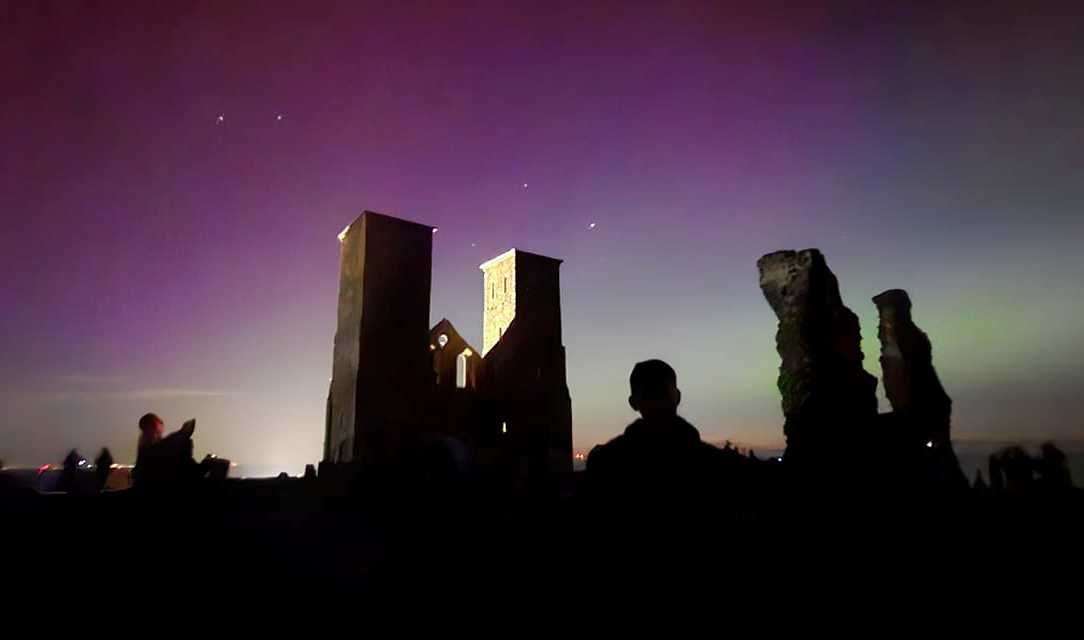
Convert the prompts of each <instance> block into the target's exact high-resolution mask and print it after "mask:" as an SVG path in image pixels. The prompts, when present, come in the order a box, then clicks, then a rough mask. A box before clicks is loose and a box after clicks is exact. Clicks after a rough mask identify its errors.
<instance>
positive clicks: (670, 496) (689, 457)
mask: <svg viewBox="0 0 1084 640" xmlns="http://www.w3.org/2000/svg"><path fill="white" fill-rule="evenodd" d="M629 386H630V387H631V394H630V395H629V406H631V407H632V408H633V409H634V410H635V411H637V412H639V413H640V415H641V418H640V419H639V420H637V421H635V422H633V423H632V424H630V425H629V426H628V427H627V428H626V429H625V432H624V433H623V434H622V435H620V436H618V437H616V438H614V439H613V440H611V441H609V442H608V443H606V444H603V445H599V446H597V447H595V448H594V449H592V450H591V453H590V455H589V456H588V457H587V471H586V490H587V492H588V495H589V496H590V497H591V498H593V499H598V500H602V501H616V502H626V503H629V504H632V503H637V504H644V501H647V502H656V503H658V504H659V505H661V504H664V503H668V504H676V503H682V502H684V501H686V500H689V499H695V498H700V497H709V496H712V497H714V496H715V495H717V493H718V491H719V490H720V489H722V488H724V487H725V488H727V489H734V490H738V489H739V488H738V487H737V486H734V484H735V482H734V481H736V480H737V479H738V475H737V472H738V469H737V468H738V467H743V466H744V464H743V463H748V459H747V458H745V457H744V456H740V455H737V454H736V452H735V451H734V450H733V449H730V450H728V451H725V452H724V451H723V450H720V449H718V448H716V447H713V446H711V445H709V444H707V443H705V442H703V441H701V439H700V432H699V431H697V430H696V427H694V426H693V425H691V424H689V423H688V422H686V421H685V420H684V419H682V418H681V417H680V416H679V415H678V414H677V408H678V405H679V404H680V403H681V391H680V390H679V389H678V386H677V374H676V373H675V372H674V369H673V368H671V367H670V365H668V364H666V363H665V362H663V361H661V360H648V361H646V362H640V363H638V364H637V365H636V366H635V367H634V368H633V370H632V375H631V376H630V378H629ZM728 485H729V486H728Z"/></svg>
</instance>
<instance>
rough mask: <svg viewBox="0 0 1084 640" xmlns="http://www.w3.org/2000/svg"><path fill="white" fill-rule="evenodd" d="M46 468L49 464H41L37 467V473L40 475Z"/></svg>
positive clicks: (47, 468)
mask: <svg viewBox="0 0 1084 640" xmlns="http://www.w3.org/2000/svg"><path fill="white" fill-rule="evenodd" d="M48 470H49V465H47V464H43V465H41V466H40V467H38V475H39V476H40V475H41V474H43V473H45V472H46V471H48Z"/></svg>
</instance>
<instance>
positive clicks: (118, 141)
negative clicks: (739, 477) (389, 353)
mask: <svg viewBox="0 0 1084 640" xmlns="http://www.w3.org/2000/svg"><path fill="white" fill-rule="evenodd" d="M507 4H510V3H493V4H486V3H467V4H466V5H463V6H469V8H461V9H456V10H452V9H448V8H446V7H445V6H444V3H434V4H433V5H428V6H427V5H408V3H388V4H387V5H385V4H380V5H377V4H373V5H371V6H364V3H362V2H343V3H336V4H326V3H320V2H314V1H307V2H296V3H283V4H278V3H272V2H257V3H252V4H246V3H243V2H218V1H212V2H172V3H169V2H162V3H140V2H130V3H124V2H104V1H103V2H88V1H87V2H84V1H78V0H57V1H54V2H29V1H19V0H15V1H14V2H12V1H11V0H7V1H5V2H0V91H2V95H0V211H2V212H3V225H2V227H0V273H2V274H3V277H0V310H2V313H0V390H2V396H0V399H2V407H3V408H2V413H0V459H3V460H4V461H6V462H8V463H9V464H14V463H20V464H39V463H41V462H49V461H57V460H59V459H60V458H61V457H62V456H63V455H64V453H65V452H66V450H67V449H69V448H71V447H73V446H75V447H79V448H80V449H81V450H83V452H84V453H86V454H93V453H95V452H96V451H97V449H98V448H99V447H101V446H103V445H107V446H109V447H110V448H111V449H112V450H113V452H114V455H115V456H116V457H117V458H118V459H119V460H129V459H131V458H133V457H134V451H135V443H136V437H137V435H138V430H137V428H136V421H137V419H138V418H139V416H140V415H141V414H142V413H144V412H146V411H150V410H153V411H156V412H158V413H160V414H161V415H162V416H163V417H164V418H165V419H166V422H167V427H168V428H176V427H178V426H179V425H180V423H181V422H182V421H183V420H184V419H186V418H189V417H193V416H194V417H197V418H198V419H199V424H200V426H199V429H198V431H197V438H196V443H197V454H198V455H202V453H203V452H209V451H213V452H215V453H218V454H220V455H224V456H227V457H230V458H232V459H234V460H236V461H240V462H245V463H252V464H261V465H270V466H277V467H280V468H285V469H288V470H290V471H294V472H296V471H300V469H301V466H302V465H303V464H304V463H306V462H315V461H317V460H318V458H319V456H320V451H321V444H322V437H323V420H324V403H325V399H326V393H327V387H328V378H329V376H330V372H331V347H332V337H333V335H334V330H335V326H334V323H335V304H336V288H337V284H338V252H339V245H338V241H337V240H336V235H337V234H338V233H339V232H340V231H341V230H342V228H343V227H344V226H345V225H346V224H347V223H349V222H351V221H352V220H353V219H354V218H355V217H356V216H357V214H358V213H360V212H361V211H362V210H363V209H371V210H374V211H381V212H385V213H390V214H393V215H398V216H402V217H405V218H408V219H411V220H416V221H419V222H423V223H426V224H430V225H433V226H437V227H439V228H440V231H439V233H438V234H437V235H436V236H435V238H434V256H433V258H434V277H433V296H432V319H433V321H434V322H436V321H437V320H439V319H440V318H442V317H448V318H449V319H450V320H452V322H453V323H455V324H456V326H457V327H458V328H459V329H460V331H461V332H462V333H463V334H464V336H465V337H466V338H467V339H468V340H469V341H471V342H472V343H473V344H474V345H476V346H480V344H481V339H480V338H481V309H482V291H481V272H480V271H479V270H478V265H479V264H480V263H481V262H483V261H484V260H486V259H488V258H490V257H493V256H495V255H497V254H499V253H501V252H503V251H505V250H506V249H508V248H510V247H519V248H522V249H526V250H530V251H535V252H539V253H544V254H547V255H552V256H555V257H559V258H562V259H564V260H565V262H564V265H563V266H562V274H561V278H562V295H563V317H564V333H565V344H566V347H567V351H568V378H569V386H570V390H571V394H572V407H573V419H574V439H575V444H576V447H577V450H584V449H586V448H588V447H590V446H591V445H593V444H595V443H597V442H600V441H603V440H605V439H608V438H610V437H612V436H613V435H616V434H617V433H618V432H619V431H620V430H621V429H622V428H623V427H624V425H625V424H627V423H628V422H629V421H630V420H631V419H632V413H631V411H630V410H629V408H628V406H627V404H626V397H627V394H628V391H627V376H628V372H629V370H630V368H631V366H632V364H633V363H634V362H636V361H637V360H641V359H645V358H648V357H661V358H664V359H666V360H668V361H670V362H671V363H672V364H673V365H674V366H675V368H676V369H677V371H678V375H679V385H680V386H681V388H682V390H683V392H684V404H683V407H682V411H683V413H684V415H685V416H686V417H687V418H689V419H690V420H691V421H692V422H693V423H694V424H696V425H697V426H699V428H700V429H701V432H702V433H703V435H704V437H705V439H708V440H713V441H718V440H722V439H725V438H731V439H734V440H737V441H740V442H742V443H747V444H752V445H754V446H757V447H769V446H773V445H779V444H781V442H782V426H781V425H782V415H781V410H780V407H779V395H778V392H777V391H776V388H775V378H776V371H777V367H778V364H779V360H778V356H777V355H776V353H775V350H774V334H775V325H776V323H775V318H774V316H773V315H772V313H771V311H770V309H769V308H768V305H767V304H766V303H765V301H764V299H763V297H762V296H761V293H760V290H759V288H758V286H757V274H756V268H755V262H756V259H757V258H758V257H759V256H760V255H762V254H764V253H768V252H771V251H774V250H778V249H785V248H793V249H800V248H806V247H819V248H820V249H821V250H822V251H824V253H825V255H826V256H827V259H828V262H829V265H830V266H831V267H832V269H833V270H834V271H835V272H836V274H837V275H838V276H839V278H840V282H841V286H842V289H843V295H844V299H845V302H846V303H847V304H848V305H849V306H850V307H851V308H852V309H853V310H854V311H855V312H856V313H858V314H859V316H860V317H861V319H862V323H863V335H864V350H865V353H866V367H867V370H869V371H870V372H871V373H873V374H874V375H877V376H879V375H880V367H879V365H878V363H877V352H878V349H877V340H876V328H875V327H876V309H875V307H874V306H873V304H872V303H871V302H870V298H871V297H872V296H873V295H875V294H877V293H879V292H881V291H883V290H885V289H890V288H897V287H899V288H905V289H907V290H908V291H910V293H911V296H912V299H913V300H914V303H915V318H916V321H917V322H918V324H919V325H920V326H921V327H922V328H923V329H924V330H925V331H927V333H929V335H930V337H931V339H932V341H933V345H934V357H935V365H936V366H937V367H938V370H939V372H940V374H941V376H942V380H943V382H944V384H945V386H946V388H947V390H948V392H949V393H950V395H952V396H953V398H954V400H955V416H954V424H955V427H954V433H955V435H956V437H957V438H958V439H961V440H967V439H975V440H991V439H1015V438H1023V439H1036V438H1044V437H1052V438H1058V439H1061V440H1067V439H1074V438H1080V437H1084V428H1082V426H1084V419H1082V418H1081V417H1080V416H1081V403H1080V386H1079V380H1080V378H1081V376H1080V372H1079V369H1080V363H1081V362H1082V360H1084V328H1082V323H1081V320H1080V318H1081V317H1084V296H1082V291H1081V289H1082V287H1081V279H1082V277H1084V252H1082V251H1081V249H1080V245H1081V241H1082V240H1084V221H1082V218H1081V213H1082V212H1084V179H1082V177H1081V176H1082V172H1084V29H1082V28H1081V26H1080V25H1081V24H1082V23H1081V22H1080V21H1079V19H1077V18H1075V17H1074V16H1075V14H1076V13H1077V11H1078V9H1077V8H1074V6H1073V5H1071V4H1066V5H1065V6H1066V7H1067V9H1066V10H1065V11H1060V12H1059V11H1058V10H1056V9H1054V8H1053V5H1046V6H1045V7H1044V6H1043V5H1042V4H1041V3H1040V4H1039V5H1038V6H1034V5H1031V6H1030V8H1029V12H1028V14H1027V15H1025V14H1023V13H1019V14H1015V15H1014V13H1013V12H1012V11H1011V10H1010V9H1008V8H1007V7H1010V6H1011V5H1012V4H1019V3H991V6H988V7H985V8H979V7H977V6H975V5H979V4H981V3H966V4H967V5H969V6H970V7H971V8H968V9H939V10H937V11H934V10H924V11H921V12H915V11H913V10H905V9H878V10H870V9H862V10H857V9H855V8H854V7H860V6H862V5H866V4H877V5H880V4H907V3H850V4H853V6H850V5H847V6H844V5H839V7H837V8H835V9H832V10H823V9H819V10H795V9H787V10H782V9H777V8H774V7H772V6H771V5H772V3H771V2H769V3H748V4H756V5H757V6H758V7H761V8H759V9H757V10H756V11H755V13H750V12H749V10H745V11H737V10H730V9H726V8H725V7H723V5H725V4H727V3H723V2H709V3H704V4H702V5H697V4H683V3H665V5H666V6H665V7H663V6H655V7H653V8H635V9H634V8H630V7H629V5H630V4H632V3H626V2H615V3H609V4H598V5H593V6H587V4H586V3H579V2H577V3H569V4H568V5H565V6H562V5H560V3H555V2H544V3H530V4H531V5H533V8H510V7H508V6H507ZM657 4H658V5H663V4H664V3H657ZM159 5H168V6H166V7H164V6H159ZM991 7H994V8H991ZM592 224H594V225H595V226H594V227H593V228H592V226H591V225H592ZM881 397H882V401H881V408H882V410H887V409H888V405H887V402H885V401H884V400H883V394H882V396H881Z"/></svg>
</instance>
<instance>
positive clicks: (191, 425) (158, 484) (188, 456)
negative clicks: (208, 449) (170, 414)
mask: <svg viewBox="0 0 1084 640" xmlns="http://www.w3.org/2000/svg"><path fill="white" fill-rule="evenodd" d="M164 426H165V425H164V423H163V422H162V419H161V418H159V417H158V416H157V415H155V414H153V413H148V414H146V415H145V416H143V417H142V418H140V419H139V431H140V435H139V452H138V453H137V454H136V464H135V469H133V470H132V481H133V484H134V486H135V487H136V488H137V489H144V490H154V491H161V490H177V489H183V488H185V487H189V486H191V485H192V484H193V483H194V481H196V480H198V479H199V478H200V477H201V475H202V469H201V467H200V465H198V464H196V460H195V458H193V457H192V449H193V446H192V434H193V432H194V431H195V429H196V423H195V421H194V420H191V421H189V422H186V423H185V424H184V426H182V427H181V428H180V429H179V430H177V431H174V432H173V433H171V434H169V435H168V436H163V435H162V433H163V430H164Z"/></svg>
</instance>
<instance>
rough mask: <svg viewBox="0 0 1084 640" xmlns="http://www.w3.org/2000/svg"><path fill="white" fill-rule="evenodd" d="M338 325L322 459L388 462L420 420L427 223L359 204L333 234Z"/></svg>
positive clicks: (426, 360) (425, 361) (426, 380)
mask: <svg viewBox="0 0 1084 640" xmlns="http://www.w3.org/2000/svg"><path fill="white" fill-rule="evenodd" d="M339 240H340V242H341V245H342V246H341V254H340V261H341V263H340V280H339V311H338V328H337V329H336V332H335V349H334V355H333V363H332V380H331V390H330V394H329V398H328V408H327V425H326V427H325V428H326V433H325V438H324V460H325V461H326V462H333V463H341V462H361V463H363V464H366V465H381V464H389V463H394V462H395V460H396V458H397V455H398V451H399V448H400V444H401V442H402V441H403V439H404V438H405V437H407V436H409V435H410V434H411V433H412V432H413V431H414V430H416V429H417V425H418V424H419V423H420V416H419V415H418V413H419V410H420V408H419V398H421V397H424V394H425V393H426V390H427V389H428V386H429V385H430V383H431V379H432V360H431V356H430V353H429V350H428V347H427V345H428V337H429V290H430V285H431V278H432V263H433V229H432V227H428V226H425V225H421V224H417V223H414V222H409V221H406V220H401V219H398V218H393V217H390V216H386V215H382V214H379V213H373V212H372V211H366V212H364V213H362V214H361V215H360V216H359V217H358V219H357V220H355V221H354V222H353V224H351V225H350V226H349V227H347V228H346V229H345V230H344V231H343V233H342V234H341V235H340V236H339Z"/></svg>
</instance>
